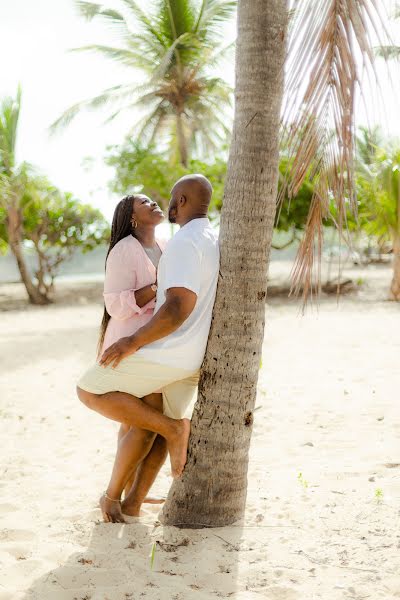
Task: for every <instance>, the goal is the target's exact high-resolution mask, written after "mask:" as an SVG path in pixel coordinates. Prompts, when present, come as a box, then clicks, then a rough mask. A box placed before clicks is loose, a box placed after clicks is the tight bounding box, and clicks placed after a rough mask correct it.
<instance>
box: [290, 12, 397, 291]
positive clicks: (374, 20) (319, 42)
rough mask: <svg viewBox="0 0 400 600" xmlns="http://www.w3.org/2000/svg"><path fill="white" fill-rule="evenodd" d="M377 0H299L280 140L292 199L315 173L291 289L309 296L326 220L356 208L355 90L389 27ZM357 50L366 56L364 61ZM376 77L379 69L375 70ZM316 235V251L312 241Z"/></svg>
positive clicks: (341, 219) (340, 219)
mask: <svg viewBox="0 0 400 600" xmlns="http://www.w3.org/2000/svg"><path fill="white" fill-rule="evenodd" d="M377 4H378V3H377V1H376V0H313V1H309V0H297V1H296V2H295V7H294V8H295V9H296V10H295V14H294V17H293V24H292V28H291V30H290V37H289V44H288V69H287V77H286V101H285V105H284V110H283V129H282V131H283V135H282V142H283V144H284V145H285V146H286V148H287V154H288V158H289V161H288V166H289V171H288V173H287V176H286V185H284V186H282V189H281V195H280V198H279V201H280V202H281V201H282V200H283V197H284V193H285V190H287V193H288V195H289V198H290V197H294V196H295V195H296V193H297V191H298V190H299V188H300V186H301V185H302V183H303V181H304V179H305V177H306V176H307V174H308V173H310V172H311V174H312V175H311V176H312V178H313V182H314V189H315V192H314V198H313V202H312V206H311V209H310V218H309V220H308V223H307V228H306V233H305V242H304V244H302V245H301V247H300V250H299V253H298V256H297V259H296V264H295V267H294V272H293V290H294V291H296V292H298V291H299V290H300V289H301V287H302V288H303V291H304V293H305V294H308V293H309V292H310V291H311V289H312V287H313V285H314V282H315V281H316V280H318V278H317V279H315V278H313V277H312V270H313V267H314V262H315V259H316V260H317V262H319V260H320V257H321V244H322V229H321V223H322V220H323V219H324V218H326V217H327V216H328V215H329V201H330V200H331V199H332V200H333V201H334V203H335V204H336V213H337V215H338V226H339V229H342V228H343V225H344V223H345V218H346V217H345V215H346V210H347V208H350V209H351V210H352V212H353V213H355V214H356V212H357V203H356V198H355V182H354V158H355V127H354V116H355V110H354V109H355V95H356V90H358V89H360V86H361V80H362V77H361V72H362V69H369V70H370V71H372V72H373V73H375V71H374V62H373V61H374V52H373V44H372V39H373V37H374V36H376V37H377V38H378V39H379V41H381V39H382V38H384V39H387V38H388V33H387V31H386V25H385V23H384V20H385V19H384V17H383V16H382V15H381V13H380V10H379V7H378V6H377ZM358 55H359V56H361V57H362V61H361V63H362V64H361V65H360V64H359V61H358ZM375 75H376V74H375ZM315 239H316V243H317V246H318V251H316V252H314V250H313V246H312V244H314V241H315Z"/></svg>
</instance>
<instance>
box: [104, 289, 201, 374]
mask: <svg viewBox="0 0 400 600" xmlns="http://www.w3.org/2000/svg"><path fill="white" fill-rule="evenodd" d="M196 302H197V295H196V294H195V293H194V292H192V291H191V290H188V289H187V288H184V287H174V288H170V289H169V290H167V293H166V300H165V302H164V304H163V305H162V306H161V308H160V310H159V311H157V312H156V314H155V315H154V316H153V318H152V319H151V320H150V321H149V322H148V323H147V324H146V325H144V326H143V327H141V328H140V329H139V330H138V331H137V332H136V333H134V334H133V335H131V336H129V337H125V338H121V339H120V340H118V342H116V343H115V344H113V345H112V346H110V347H109V348H107V350H106V351H105V352H104V353H103V356H102V357H101V359H100V364H101V365H102V366H104V367H106V366H108V365H111V366H112V367H113V368H115V367H116V366H117V365H118V364H119V363H120V362H121V360H122V359H123V358H126V357H127V356H129V355H131V354H134V353H135V352H136V351H137V350H139V348H142V346H147V344H151V343H152V342H156V341H157V340H160V339H162V338H164V337H166V336H167V335H169V334H170V333H173V332H174V331H176V330H177V329H178V328H179V327H180V326H181V325H182V324H183V323H184V322H185V321H186V319H187V318H188V317H189V316H190V314H191V313H192V312H193V309H194V307H195V306H196Z"/></svg>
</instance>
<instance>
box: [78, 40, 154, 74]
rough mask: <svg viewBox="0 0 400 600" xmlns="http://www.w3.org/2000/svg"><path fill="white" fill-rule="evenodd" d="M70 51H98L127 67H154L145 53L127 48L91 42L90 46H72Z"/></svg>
mask: <svg viewBox="0 0 400 600" xmlns="http://www.w3.org/2000/svg"><path fill="white" fill-rule="evenodd" d="M70 52H96V53H99V54H103V56H105V57H106V58H109V59H111V60H114V61H116V62H119V63H121V64H123V65H125V66H126V67H136V68H138V69H143V68H152V67H154V62H153V61H152V60H151V59H150V58H148V57H147V56H146V55H145V54H143V53H139V52H138V51H136V52H135V51H134V50H130V49H126V48H115V47H113V46H104V45H101V44H91V45H89V46H81V47H80V48H72V50H70Z"/></svg>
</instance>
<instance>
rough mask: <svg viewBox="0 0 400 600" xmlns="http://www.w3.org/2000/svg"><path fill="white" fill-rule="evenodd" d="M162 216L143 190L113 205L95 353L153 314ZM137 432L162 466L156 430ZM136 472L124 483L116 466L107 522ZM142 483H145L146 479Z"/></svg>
mask: <svg viewBox="0 0 400 600" xmlns="http://www.w3.org/2000/svg"><path fill="white" fill-rule="evenodd" d="M163 218H164V214H163V212H162V210H161V209H160V207H159V206H158V204H157V203H156V202H153V201H152V200H150V199H149V198H148V197H147V196H145V195H143V194H136V195H134V196H126V197H125V198H123V199H122V200H121V201H120V202H119V203H118V204H117V207H116V209H115V212H114V217H113V222H112V227H111V241H110V247H109V249H108V253H107V258H106V275H105V282H104V304H105V308H104V315H103V320H102V323H101V329H100V339H99V345H98V351H99V357H100V356H101V355H102V353H103V352H104V350H106V349H107V348H108V347H109V346H111V345H112V344H113V343H114V342H116V341H117V340H119V339H120V338H122V337H126V336H129V335H132V334H133V333H135V331H137V330H138V329H139V328H140V327H142V326H143V325H145V324H146V323H147V322H148V321H149V320H150V319H151V317H152V315H153V312H154V306H155V297H156V292H157V283H156V282H157V266H158V262H159V259H160V257H161V254H162V251H163V249H164V243H163V242H162V241H161V240H157V239H156V237H155V228H156V226H157V225H158V224H159V223H161V221H162V220H163ZM143 401H144V402H146V403H147V404H149V405H150V406H153V407H154V408H156V409H157V410H160V411H161V410H162V396H161V394H151V395H149V396H146V397H145V398H143ZM129 429H130V426H128V425H121V427H120V430H119V433H118V453H119V455H120V456H119V462H121V454H122V456H123V453H124V449H123V448H124V444H123V441H124V436H125V434H126V433H127V432H128V431H129ZM140 435H143V436H144V437H143V444H145V445H146V450H147V449H148V456H146V459H147V458H149V459H151V460H153V463H157V465H158V463H161V464H162V462H164V460H165V457H166V446H165V443H164V441H163V440H162V439H161V438H160V439H159V438H157V442H156V443H155V444H154V440H155V435H154V434H150V432H142V431H141V430H138V436H139V439H140ZM149 454H152V455H153V456H149ZM161 464H160V465H159V466H161ZM135 474H136V473H135V472H131V475H130V477H129V479H128V481H122V480H121V478H120V475H119V472H118V470H117V469H116V468H115V467H114V469H113V474H112V476H111V481H110V484H109V486H108V488H107V490H106V492H105V493H104V495H103V496H102V498H101V500H100V506H101V509H102V512H103V517H104V520H105V521H117V520H120V519H119V515H120V513H121V506H120V497H121V491H122V489H123V488H124V487H125V496H127V495H128V493H129V490H130V489H131V488H132V486H133V483H134V480H135ZM146 485H147V487H148V482H146ZM119 490H121V491H119ZM133 492H134V490H133ZM134 501H135V502H136V505H137V504H138V502H139V504H140V503H141V502H142V501H147V502H151V503H157V502H160V501H157V500H154V499H150V498H147V499H143V498H141V499H136V500H135V499H134ZM130 505H131V510H130V513H131V514H135V513H136V512H137V513H138V512H139V507H138V506H136V509H134V512H133V513H132V501H131V503H130Z"/></svg>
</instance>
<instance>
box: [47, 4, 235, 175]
mask: <svg viewBox="0 0 400 600" xmlns="http://www.w3.org/2000/svg"><path fill="white" fill-rule="evenodd" d="M121 3H122V5H123V8H124V10H123V11H122V12H119V11H117V10H113V9H109V8H103V7H102V6H101V5H99V4H96V3H93V2H85V1H81V0H79V1H78V2H76V4H77V7H78V8H79V11H80V13H81V14H82V15H83V16H84V17H85V18H86V19H88V20H92V19H94V18H96V19H100V20H102V21H103V22H104V21H105V22H106V23H108V24H109V25H111V26H112V28H113V33H114V35H115V37H116V45H115V46H106V45H99V44H94V45H90V46H85V47H83V48H78V49H77V50H78V51H93V52H96V53H100V54H102V55H103V56H105V57H107V58H109V59H111V60H113V61H115V62H118V63H120V64H122V65H123V66H125V67H127V68H128V69H129V70H130V71H131V73H132V74H131V75H130V81H129V82H128V83H123V84H120V85H117V86H114V87H112V88H109V89H107V90H105V91H104V92H103V93H101V94H100V95H98V96H96V97H95V98H92V99H90V100H87V101H84V102H79V103H78V104H75V105H74V106H72V107H71V108H69V109H68V110H67V111H66V112H65V113H64V114H63V115H62V116H61V117H60V118H59V119H58V120H57V121H56V122H55V123H54V124H53V126H52V127H53V129H57V128H58V127H60V126H65V125H67V124H68V123H69V122H70V121H71V120H72V119H73V118H74V117H75V116H76V115H77V114H78V113H79V112H80V111H81V110H82V109H83V108H88V109H95V108H99V107H105V106H106V107H107V108H110V109H111V110H110V117H109V118H110V119H113V118H114V117H115V116H117V115H118V114H120V113H121V112H122V111H125V110H127V111H129V110H132V109H141V110H142V111H144V116H143V117H142V118H141V119H140V122H139V123H138V124H137V125H136V126H135V127H133V131H132V133H133V134H134V135H135V136H136V137H137V138H138V139H140V140H141V142H142V143H144V142H146V141H147V142H148V143H149V144H152V143H153V142H154V141H157V142H159V141H160V139H161V140H167V141H168V142H169V145H170V147H171V148H172V151H173V152H174V153H175V154H177V155H178V157H179V160H180V162H181V163H182V164H183V165H184V166H186V165H187V162H188V158H189V155H190V153H191V152H192V151H195V150H197V151H199V150H200V151H203V153H204V152H208V151H210V150H213V149H214V148H215V147H216V146H217V145H218V144H220V143H221V140H222V139H226V136H227V134H228V133H229V129H228V128H227V125H226V108H227V106H228V105H229V103H230V96H231V90H230V88H229V86H228V85H227V84H226V83H225V82H224V81H223V80H222V79H221V78H219V77H213V76H211V75H210V67H213V66H215V65H217V64H218V63H219V62H220V61H221V60H222V59H223V58H224V56H225V55H226V53H227V52H228V51H229V48H230V47H229V46H228V47H226V48H223V47H222V45H221V44H222V41H223V29H222V27H221V24H222V23H223V22H224V21H226V20H228V19H229V18H230V17H231V15H232V14H233V11H234V9H235V6H236V2H235V1H232V0H197V1H196V0H156V2H155V3H154V4H153V9H152V11H151V13H150V12H149V13H147V12H145V11H144V10H143V9H142V8H140V6H139V5H138V3H137V2H135V1H134V0H121ZM138 70H139V71H141V72H142V73H143V74H144V75H145V81H144V83H143V84H140V85H138V81H137V72H138Z"/></svg>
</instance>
